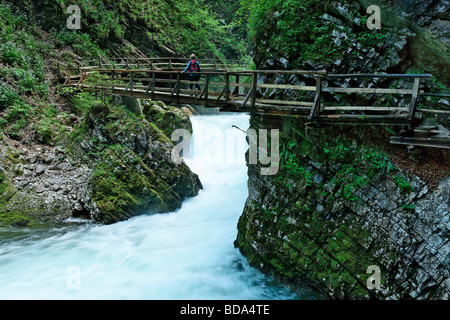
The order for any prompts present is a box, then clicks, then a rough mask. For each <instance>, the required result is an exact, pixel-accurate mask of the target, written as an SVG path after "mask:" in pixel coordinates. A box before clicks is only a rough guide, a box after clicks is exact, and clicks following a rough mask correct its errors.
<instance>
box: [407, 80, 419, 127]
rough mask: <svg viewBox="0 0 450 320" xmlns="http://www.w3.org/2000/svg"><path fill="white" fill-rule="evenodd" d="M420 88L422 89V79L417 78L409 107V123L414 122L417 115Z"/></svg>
mask: <svg viewBox="0 0 450 320" xmlns="http://www.w3.org/2000/svg"><path fill="white" fill-rule="evenodd" d="M419 88H420V78H415V79H414V87H413V94H412V100H411V105H410V107H409V112H408V121H409V122H412V121H413V119H414V117H415V114H416V107H417V100H418V97H419Z"/></svg>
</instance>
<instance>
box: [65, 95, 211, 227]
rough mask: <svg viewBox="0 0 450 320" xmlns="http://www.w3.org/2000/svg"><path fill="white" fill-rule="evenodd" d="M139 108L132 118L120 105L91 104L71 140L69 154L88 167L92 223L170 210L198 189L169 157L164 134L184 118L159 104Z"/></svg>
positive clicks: (188, 172) (188, 173) (181, 166)
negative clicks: (83, 158) (81, 158)
mask: <svg viewBox="0 0 450 320" xmlns="http://www.w3.org/2000/svg"><path fill="white" fill-rule="evenodd" d="M143 106H144V108H143V114H142V115H141V116H137V115H135V114H133V113H130V112H129V111H127V110H126V109H125V108H123V107H120V106H112V105H111V106H109V105H108V106H106V105H94V106H93V107H92V108H91V110H90V111H89V112H88V114H87V116H86V118H85V121H84V123H83V125H82V126H81V127H80V128H79V129H78V131H77V132H78V133H76V134H75V135H74V136H73V138H72V139H74V140H75V141H78V142H79V143H80V147H81V150H80V148H75V149H74V151H75V153H76V152H77V151H78V153H80V152H81V153H83V154H85V155H87V156H88V158H89V159H90V160H89V161H90V162H91V163H92V164H93V165H94V172H93V174H92V177H91V178H90V179H89V182H88V186H89V187H88V191H89V193H90V197H91V198H92V201H93V202H94V203H95V206H94V210H92V208H91V209H90V210H91V211H92V213H91V216H92V218H93V219H95V220H97V221H100V222H103V223H113V222H117V221H121V220H125V219H128V218H130V217H133V216H136V215H139V214H144V213H147V214H151V213H162V212H170V211H174V210H176V209H178V208H180V207H181V204H182V201H183V200H184V199H186V198H187V197H193V196H195V195H197V193H198V191H199V189H201V187H202V186H201V183H200V180H199V178H198V176H197V175H196V174H194V173H193V172H191V170H190V169H189V167H188V166H187V165H186V164H185V163H184V162H182V163H181V164H176V163H175V162H174V161H173V159H172V156H171V154H172V149H173V148H174V145H173V143H172V142H171V141H170V139H169V138H168V136H170V135H171V132H172V131H173V130H174V129H177V128H179V127H182V128H188V129H190V128H191V127H190V122H189V118H188V116H187V115H185V114H184V113H182V112H180V111H179V110H178V109H176V108H173V107H167V106H165V105H164V104H162V103H153V102H147V103H143ZM160 128H163V129H160Z"/></svg>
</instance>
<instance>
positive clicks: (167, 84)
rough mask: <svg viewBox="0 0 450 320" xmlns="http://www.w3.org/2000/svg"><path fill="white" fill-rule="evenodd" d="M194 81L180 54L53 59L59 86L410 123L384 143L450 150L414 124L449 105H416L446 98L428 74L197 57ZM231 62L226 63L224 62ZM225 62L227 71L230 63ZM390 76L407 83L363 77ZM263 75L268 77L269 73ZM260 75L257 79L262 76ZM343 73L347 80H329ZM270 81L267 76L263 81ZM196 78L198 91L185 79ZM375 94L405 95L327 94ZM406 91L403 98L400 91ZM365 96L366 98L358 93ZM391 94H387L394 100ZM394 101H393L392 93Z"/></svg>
mask: <svg viewBox="0 0 450 320" xmlns="http://www.w3.org/2000/svg"><path fill="white" fill-rule="evenodd" d="M199 62H200V63H201V67H202V72H200V73H199V74H200V76H201V79H200V81H199V82H191V81H189V79H188V78H189V77H188V75H186V74H182V73H181V70H183V69H184V67H185V66H186V64H187V59H185V58H135V59H124V58H115V59H113V58H109V59H102V58H99V59H98V60H93V61H87V62H83V63H82V64H81V65H78V66H77V67H65V68H62V67H60V66H59V74H61V75H62V79H63V81H64V85H65V86H70V87H76V88H80V89H83V90H95V91H104V92H108V93H111V94H117V95H122V96H131V97H136V98H145V99H152V100H158V101H163V102H166V103H174V104H192V105H203V106H205V107H211V108H219V109H220V110H221V111H224V112H247V113H256V114H265V115H289V116H296V117H304V118H305V120H306V122H307V123H308V125H311V126H317V125H329V124H336V123H343V124H349V123H351V124H378V125H395V126H403V127H405V128H410V129H413V130H414V129H415V131H416V132H417V133H418V134H416V135H415V136H413V137H392V139H391V143H396V144H406V145H416V146H424V147H438V148H447V149H450V137H449V136H447V135H446V134H445V133H442V132H439V131H438V130H437V127H436V128H435V127H425V126H419V125H420V123H421V116H422V115H423V114H434V115H441V116H447V117H448V116H449V115H450V111H449V110H432V109H425V108H418V100H419V99H420V97H421V96H436V97H441V98H444V99H448V98H449V97H450V94H433V93H426V92H424V91H423V90H420V82H421V80H422V79H426V78H431V77H432V75H430V74H327V73H326V71H324V70H319V71H304V70H292V71H286V70H283V71H279V70H278V71H277V70H238V68H239V62H238V61H226V62H217V60H206V61H205V60H202V61H199ZM230 66H232V67H230ZM231 68H233V70H232V69H231ZM287 77H288V78H290V79H297V82H299V80H298V79H299V78H301V79H302V80H301V82H300V83H299V84H298V85H297V84H296V85H293V84H286V83H283V81H282V79H285V78H287ZM386 78H391V79H398V80H402V82H403V83H405V82H409V83H410V89H403V88H392V87H390V88H373V87H370V85H367V83H370V82H369V81H368V80H370V79H386ZM270 79H271V80H270ZM261 80H264V83H262V81H261ZM336 80H346V81H347V82H346V83H348V84H350V83H352V84H356V85H353V86H348V87H340V86H332V85H331V84H333V82H334V81H336ZM269 82H271V83H269ZM195 83H198V84H199V85H200V87H201V90H200V91H198V92H197V91H192V90H190V89H189V86H190V85H192V84H195ZM343 94H352V95H357V96H358V97H359V96H362V95H371V96H372V97H374V95H376V96H379V95H383V98H384V99H385V100H386V102H389V101H390V100H394V99H398V98H397V97H399V96H401V97H403V99H406V97H408V99H409V105H408V106H407V107H395V106H394V107H393V106H390V105H388V103H386V105H382V106H371V105H361V106H349V105H332V104H330V103H327V102H326V101H325V100H330V99H324V98H325V97H326V96H327V95H328V96H330V95H335V96H336V95H343ZM405 96H406V97H405ZM360 100H361V101H370V98H369V99H360ZM394 101H395V100H394ZM397 101H398V100H397Z"/></svg>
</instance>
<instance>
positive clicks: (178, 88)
mask: <svg viewBox="0 0 450 320" xmlns="http://www.w3.org/2000/svg"><path fill="white" fill-rule="evenodd" d="M180 76H181V73H180V72H177V83H176V84H175V88H176V89H175V91H176V95H177V100H176V102H177V104H179V103H180Z"/></svg>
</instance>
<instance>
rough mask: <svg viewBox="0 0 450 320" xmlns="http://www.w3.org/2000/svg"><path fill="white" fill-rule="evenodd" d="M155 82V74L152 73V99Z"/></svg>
mask: <svg viewBox="0 0 450 320" xmlns="http://www.w3.org/2000/svg"><path fill="white" fill-rule="evenodd" d="M155 82H156V72H155V71H153V74H152V97H153V98H154V97H155Z"/></svg>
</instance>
